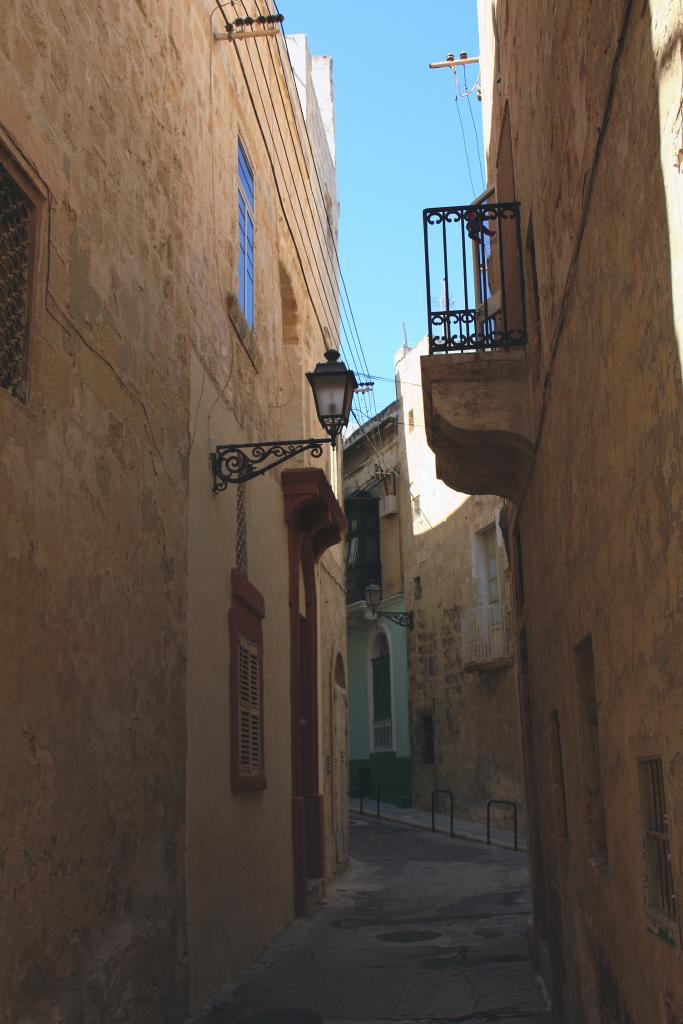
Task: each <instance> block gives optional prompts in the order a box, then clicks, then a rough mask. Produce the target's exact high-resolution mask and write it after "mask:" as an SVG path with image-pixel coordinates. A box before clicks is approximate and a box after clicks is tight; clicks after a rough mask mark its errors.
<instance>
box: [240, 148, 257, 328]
mask: <svg viewBox="0 0 683 1024" xmlns="http://www.w3.org/2000/svg"><path fill="white" fill-rule="evenodd" d="M237 212H238V234H239V290H238V298H239V303H240V308H241V310H242V313H243V314H244V319H245V320H246V322H247V325H248V326H249V327H250V328H252V329H253V327H254V174H253V171H252V169H251V166H250V164H249V161H248V160H247V157H246V154H245V152H244V150H243V148H242V143H241V142H238V144H237Z"/></svg>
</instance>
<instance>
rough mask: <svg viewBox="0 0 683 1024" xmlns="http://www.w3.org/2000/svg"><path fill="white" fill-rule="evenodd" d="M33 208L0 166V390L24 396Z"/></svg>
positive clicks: (5, 169)
mask: <svg viewBox="0 0 683 1024" xmlns="http://www.w3.org/2000/svg"><path fill="white" fill-rule="evenodd" d="M34 214H35V207H34V205H33V203H32V202H31V201H30V199H29V198H28V197H27V196H26V194H25V193H24V191H23V190H22V189H21V188H20V187H19V185H18V184H17V183H16V181H15V180H14V178H13V177H12V175H11V174H10V173H9V170H8V169H7V168H6V167H5V166H4V165H3V164H2V163H0V388H2V389H3V390H6V391H9V392H10V393H11V394H12V395H16V396H17V397H23V395H22V391H23V387H24V385H25V383H26V379H27V368H28V333H29V286H30V278H31V273H32V259H33V227H34Z"/></svg>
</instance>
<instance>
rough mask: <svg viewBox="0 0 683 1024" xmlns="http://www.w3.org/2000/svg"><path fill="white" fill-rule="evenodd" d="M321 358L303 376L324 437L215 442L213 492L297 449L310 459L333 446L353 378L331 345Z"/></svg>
mask: <svg viewBox="0 0 683 1024" xmlns="http://www.w3.org/2000/svg"><path fill="white" fill-rule="evenodd" d="M325 360H326V362H324V363H318V365H317V366H316V368H315V370H313V372H312V373H307V374H306V377H307V378H308V382H309V384H310V385H311V390H312V391H313V398H314V400H315V411H316V412H317V414H318V419H319V420H320V423H321V426H322V428H323V430H325V432H326V433H327V437H319V438H315V437H313V438H306V439H304V440H301V441H254V442H252V443H250V444H219V445H217V446H216V448H215V450H214V451H213V452H212V453H211V455H210V456H209V460H210V464H211V472H212V473H213V489H214V492H218V491H224V490H225V489H226V487H227V486H228V484H243V483H246V481H247V480H253V478H254V477H255V476H262V475H263V473H267V472H268V470H269V469H273V467H274V466H279V465H280V463H282V462H287V460H288V459H292V458H294V456H295V455H300V454H301V452H310V453H311V456H312V457H313V458H314V459H319V458H320V456H321V455H322V453H323V445H325V444H331V445H332V447H333V448H334V447H336V444H337V438H338V437H339V434H340V433H341V431H342V430H343V429H344V427H346V426H348V422H349V416H350V415H351V402H352V401H353V392H354V390H355V388H356V378H355V376H354V374H353V372H352V371H351V370H347V369H346V367H345V366H344V364H343V363H342V362H340V361H339V353H338V352H337V351H336V350H335V349H329V350H328V351H327V352H326V353H325Z"/></svg>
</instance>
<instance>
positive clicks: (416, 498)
mask: <svg viewBox="0 0 683 1024" xmlns="http://www.w3.org/2000/svg"><path fill="white" fill-rule="evenodd" d="M411 501H412V506H413V515H414V516H419V515H420V514H421V509H420V495H419V494H414V495H413V496H412V498H411Z"/></svg>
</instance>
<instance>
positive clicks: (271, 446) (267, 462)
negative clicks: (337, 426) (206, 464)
mask: <svg viewBox="0 0 683 1024" xmlns="http://www.w3.org/2000/svg"><path fill="white" fill-rule="evenodd" d="M331 442H332V438H331V437H320V438H310V439H309V440H304V441H257V442H254V443H253V444H219V445H217V446H216V448H215V450H214V451H213V452H212V453H211V455H210V456H209V461H210V464H211V472H212V473H213V491H214V494H218V493H219V492H220V491H224V490H225V489H226V488H227V486H228V484H243V483H246V482H247V480H253V479H254V477H256V476H262V475H263V474H264V473H267V472H268V470H270V469H273V468H274V467H275V466H279V465H280V463H282V462H287V460H288V459H293V458H294V456H295V455H300V454H301V452H310V453H311V456H312V457H313V458H314V459H319V458H320V457H321V455H322V453H323V445H324V444H330V443H331Z"/></svg>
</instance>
